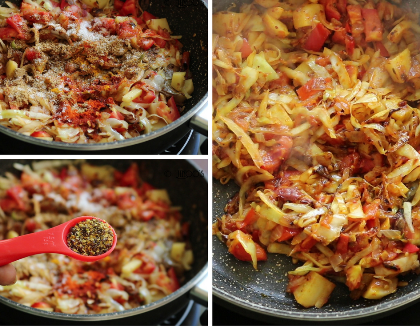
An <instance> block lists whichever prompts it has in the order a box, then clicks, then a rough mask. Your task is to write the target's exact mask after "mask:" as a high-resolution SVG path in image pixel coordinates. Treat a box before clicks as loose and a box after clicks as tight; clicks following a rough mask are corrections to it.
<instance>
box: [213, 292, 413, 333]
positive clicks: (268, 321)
mask: <svg viewBox="0 0 420 336" xmlns="http://www.w3.org/2000/svg"><path fill="white" fill-rule="evenodd" d="M419 311H420V303H416V304H413V305H411V306H409V307H406V308H404V309H402V310H399V311H396V312H394V313H391V314H389V315H387V316H379V318H377V317H369V318H366V319H365V320H362V321H361V320H348V321H339V322H336V323H331V322H316V321H309V322H305V321H301V320H291V319H282V318H275V319H274V318H271V317H267V316H265V315H262V314H261V315H258V314H257V313H255V312H252V314H253V318H252V317H250V316H245V315H244V313H245V314H247V312H243V311H241V308H239V307H237V306H234V305H230V304H228V303H227V302H225V301H221V300H220V299H219V298H216V297H214V296H213V325H214V326H228V325H230V326H232V325H235V326H271V325H278V326H316V325H319V326H331V325H340V326H343V325H360V326H396V325H398V326H418V325H420V319H419V315H418V312H419ZM247 315H248V314H247Z"/></svg>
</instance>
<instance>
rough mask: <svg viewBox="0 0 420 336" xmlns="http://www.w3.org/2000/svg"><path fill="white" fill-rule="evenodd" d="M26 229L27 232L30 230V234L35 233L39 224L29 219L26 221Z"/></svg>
mask: <svg viewBox="0 0 420 336" xmlns="http://www.w3.org/2000/svg"><path fill="white" fill-rule="evenodd" d="M25 228H26V230H28V232H34V231H35V230H36V229H38V228H39V224H38V223H37V222H36V221H35V220H33V219H32V218H28V219H27V220H26V221H25Z"/></svg>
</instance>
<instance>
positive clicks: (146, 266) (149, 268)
mask: <svg viewBox="0 0 420 336" xmlns="http://www.w3.org/2000/svg"><path fill="white" fill-rule="evenodd" d="M136 258H137V259H140V260H141V261H142V264H141V265H140V266H139V267H138V268H137V269H136V270H135V271H134V273H137V274H150V273H152V272H153V271H154V270H155V268H156V265H155V263H154V261H153V259H152V258H150V257H149V256H148V255H147V254H144V253H142V254H138V255H137V256H136Z"/></svg>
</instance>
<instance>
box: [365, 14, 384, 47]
mask: <svg viewBox="0 0 420 336" xmlns="http://www.w3.org/2000/svg"><path fill="white" fill-rule="evenodd" d="M362 16H363V19H364V20H365V35H366V42H373V41H379V42H380V41H382V34H383V32H384V27H383V25H382V22H381V19H380V17H379V14H378V10H377V9H370V8H363V9H362Z"/></svg>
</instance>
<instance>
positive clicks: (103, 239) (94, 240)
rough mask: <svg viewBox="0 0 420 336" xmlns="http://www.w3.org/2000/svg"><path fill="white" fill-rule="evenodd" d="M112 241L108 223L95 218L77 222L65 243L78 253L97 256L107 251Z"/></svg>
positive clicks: (112, 236)
mask: <svg viewBox="0 0 420 336" xmlns="http://www.w3.org/2000/svg"><path fill="white" fill-rule="evenodd" d="M113 242H114V235H113V232H112V230H111V228H110V226H109V224H108V223H106V222H104V221H102V220H98V219H96V218H93V219H87V220H85V221H82V222H79V223H77V224H76V225H75V226H73V227H72V228H71V229H70V232H69V233H68V235H67V245H68V247H70V249H71V250H72V251H74V252H76V253H78V254H81V255H85V256H97V255H101V254H104V253H105V252H107V251H108V250H109V249H110V248H111V246H112V243H113Z"/></svg>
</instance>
